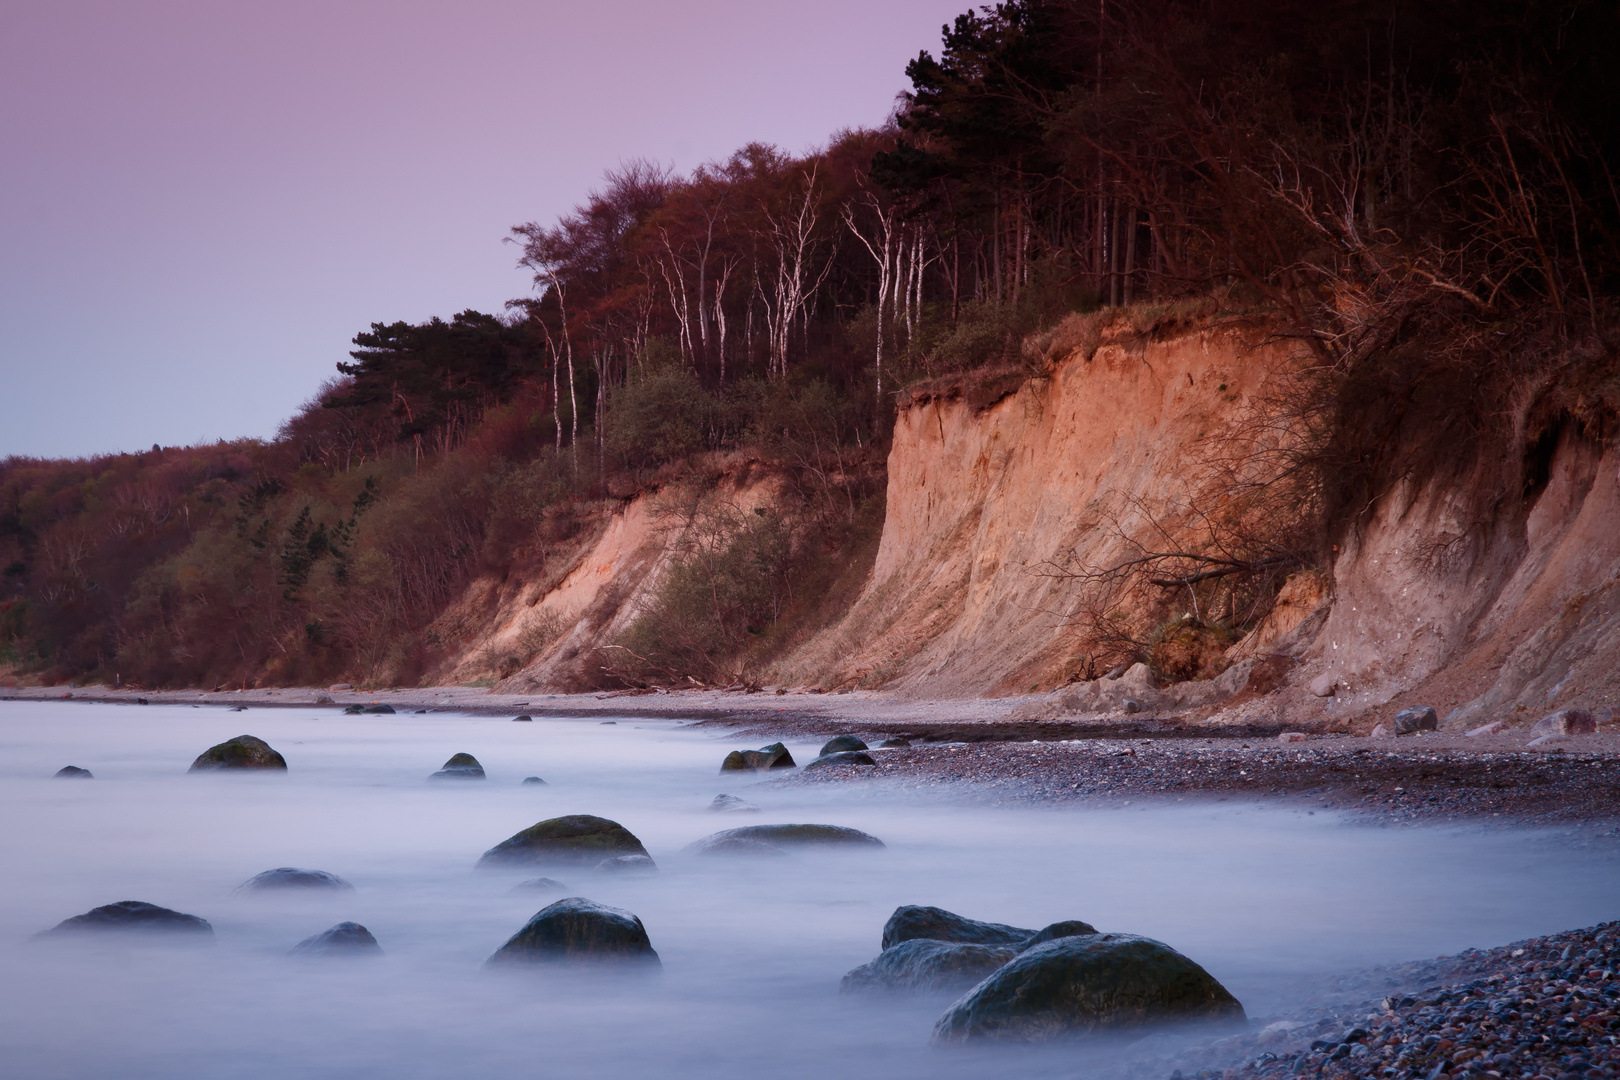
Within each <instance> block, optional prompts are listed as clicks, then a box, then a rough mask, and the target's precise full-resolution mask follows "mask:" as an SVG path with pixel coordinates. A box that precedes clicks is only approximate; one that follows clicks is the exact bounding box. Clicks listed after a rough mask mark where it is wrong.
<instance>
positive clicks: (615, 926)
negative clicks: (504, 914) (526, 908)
mask: <svg viewBox="0 0 1620 1080" xmlns="http://www.w3.org/2000/svg"><path fill="white" fill-rule="evenodd" d="M604 960H606V961H620V962H624V961H632V962H640V963H645V964H648V965H657V964H658V954H657V953H656V952H654V951H653V947H652V942H651V941H650V940H649V939H648V937H647V928H646V927H644V926H643V925H642V924H641V920H640V919H639V918H637V917H636V916H635V915H633V914H631V913H630V912H628V911H624V910H622V909H620V908H613V907H608V906H607V905H606V904H598V903H597V902H596V901H594V900H587V899H585V898H584V897H583V896H570V897H567V898H566V899H563V900H558V901H557V902H556V903H554V904H551V905H549V906H548V907H545V908H542V909H541V910H540V911H538V912H536V913H535V915H534V917H533V918H531V919H530V920H529V921H528V922H527V923H525V924H524V926H523V929H521V930H519V931H518V932H517V933H515V934H513V935H512V937H511V938H510V939H509V940H508V941H507V942H506V944H505V945H502V946H501V947H500V948H499V949H497V950H496V951H495V953H494V955H492V956H491V957H490V958H489V960H488V961H487V963H488V964H489V965H491V966H494V965H505V964H512V963H535V962H538V963H548V962H549V963H557V962H567V961H604Z"/></svg>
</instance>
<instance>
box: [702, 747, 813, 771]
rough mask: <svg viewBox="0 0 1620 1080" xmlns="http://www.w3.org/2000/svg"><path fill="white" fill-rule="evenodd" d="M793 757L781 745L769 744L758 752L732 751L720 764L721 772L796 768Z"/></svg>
mask: <svg viewBox="0 0 1620 1080" xmlns="http://www.w3.org/2000/svg"><path fill="white" fill-rule="evenodd" d="M796 767H797V766H795V765H794V762H793V755H792V754H790V753H788V749H787V747H785V746H783V745H782V744H781V743H779V742H776V743H771V744H770V745H769V746H762V747H760V748H759V749H758V750H733V751H732V752H731V753H729V754H727V755H726V759H725V760H724V761H722V762H721V763H720V771H721V772H736V771H740V770H747V769H752V770H754V771H755V772H764V771H766V770H767V769H792V768H796Z"/></svg>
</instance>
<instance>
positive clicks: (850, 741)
mask: <svg viewBox="0 0 1620 1080" xmlns="http://www.w3.org/2000/svg"><path fill="white" fill-rule="evenodd" d="M866 749H869V747H867V745H866V743H864V742H862V741H861V740H860V739H859V738H857V737H856V736H854V735H835V736H833V737H832V738H830V739H828V740H827V741H826V742H825V743H824V744H822V747H821V752H820V753H819V754H817V755H816V756H817V757H826V756H827V755H828V754H841V753H843V752H844V751H845V750H866Z"/></svg>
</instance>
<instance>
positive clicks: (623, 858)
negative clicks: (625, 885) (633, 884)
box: [595, 855, 658, 874]
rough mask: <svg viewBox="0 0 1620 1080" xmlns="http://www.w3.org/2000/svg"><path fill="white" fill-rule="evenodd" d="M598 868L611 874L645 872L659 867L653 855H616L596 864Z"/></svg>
mask: <svg viewBox="0 0 1620 1080" xmlns="http://www.w3.org/2000/svg"><path fill="white" fill-rule="evenodd" d="M595 868H596V869H597V870H601V871H605V872H606V873H610V874H624V873H631V874H645V873H651V872H653V871H656V870H657V869H658V864H657V863H655V862H653V861H652V856H651V855H615V856H613V858H611V859H603V860H602V861H601V862H599V863H597V864H596V867H595Z"/></svg>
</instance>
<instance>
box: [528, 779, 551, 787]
mask: <svg viewBox="0 0 1620 1080" xmlns="http://www.w3.org/2000/svg"><path fill="white" fill-rule="evenodd" d="M523 784H524V786H525V787H527V786H528V785H531V784H533V785H535V786H536V787H547V786H549V785H548V784H547V783H546V782H545V781H544V780H542V779H540V778H539V777H538V776H525V777H524V778H523Z"/></svg>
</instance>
